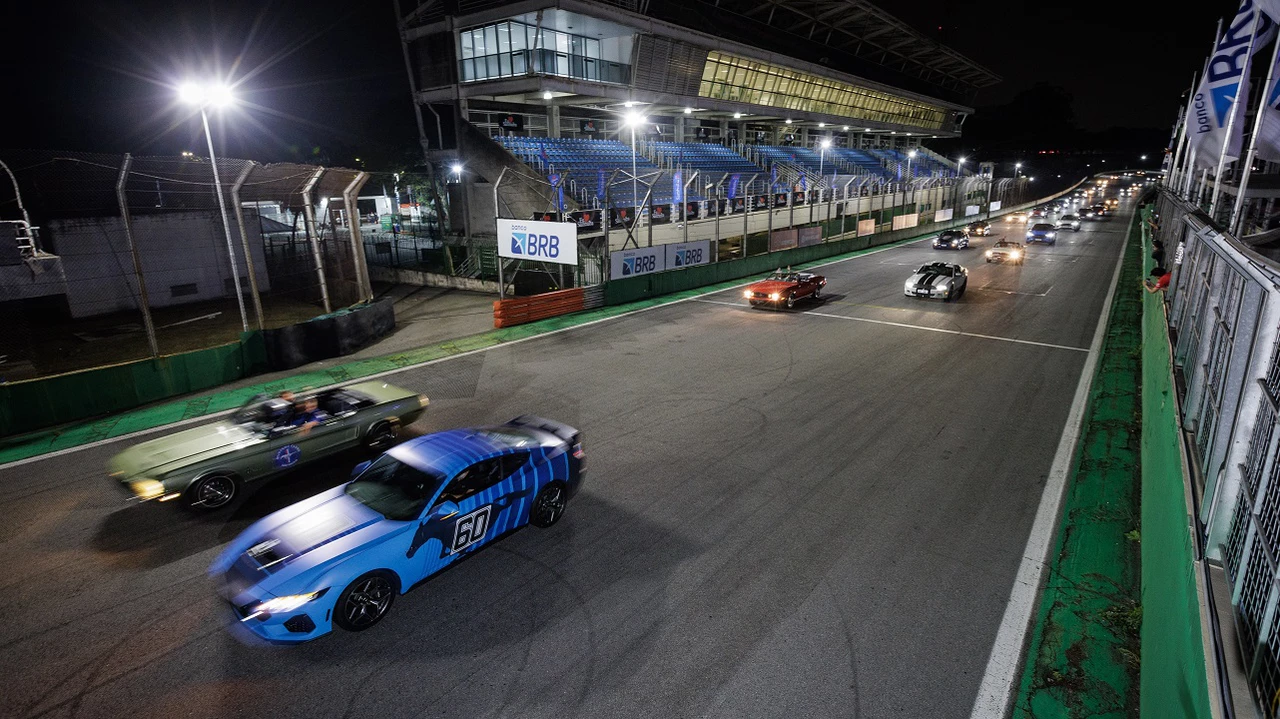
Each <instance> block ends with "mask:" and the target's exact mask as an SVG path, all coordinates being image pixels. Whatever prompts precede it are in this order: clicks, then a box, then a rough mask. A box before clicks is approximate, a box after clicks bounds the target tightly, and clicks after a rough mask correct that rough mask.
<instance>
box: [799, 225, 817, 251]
mask: <svg viewBox="0 0 1280 719" xmlns="http://www.w3.org/2000/svg"><path fill="white" fill-rule="evenodd" d="M796 239H797V244H798V245H799V246H800V247H808V246H809V245H816V244H818V243H819V242H822V228H821V227H801V228H800V233H799V237H797V238H796Z"/></svg>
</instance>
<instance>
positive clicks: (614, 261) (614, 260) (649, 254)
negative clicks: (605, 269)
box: [609, 245, 667, 280]
mask: <svg viewBox="0 0 1280 719" xmlns="http://www.w3.org/2000/svg"><path fill="white" fill-rule="evenodd" d="M666 268H667V253H666V251H665V250H664V249H663V247H662V245H659V246H657V247H644V248H641V249H636V250H620V251H617V252H613V253H610V254H609V279H611V280H618V279H622V278H623V277H635V276H636V275H647V274H650V273H653V272H661V271H663V270H665V269H666Z"/></svg>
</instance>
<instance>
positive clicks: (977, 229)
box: [965, 220, 991, 237]
mask: <svg viewBox="0 0 1280 719" xmlns="http://www.w3.org/2000/svg"><path fill="white" fill-rule="evenodd" d="M965 231H966V232H968V233H969V235H970V236H973V237H986V236H987V235H990V234H991V223H989V222H987V221H986V220H978V221H977V222H970V223H969V226H968V227H966V228H965Z"/></svg>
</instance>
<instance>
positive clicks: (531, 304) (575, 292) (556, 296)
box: [493, 287, 586, 329]
mask: <svg viewBox="0 0 1280 719" xmlns="http://www.w3.org/2000/svg"><path fill="white" fill-rule="evenodd" d="M583 309H586V305H585V303H584V293H583V290H582V288H581V287H577V288H574V289H570V290H557V291H555V292H544V293H542V294H538V295H531V296H529V297H514V298H512V299H509V300H496V301H495V302H494V303H493V326H494V327H496V328H499V329H501V328H503V327H511V326H512V325H522V324H524V323H526V322H533V321H534V320H544V319H546V318H548V317H556V316H558V315H567V314H569V313H570V312H580V311H582V310H583Z"/></svg>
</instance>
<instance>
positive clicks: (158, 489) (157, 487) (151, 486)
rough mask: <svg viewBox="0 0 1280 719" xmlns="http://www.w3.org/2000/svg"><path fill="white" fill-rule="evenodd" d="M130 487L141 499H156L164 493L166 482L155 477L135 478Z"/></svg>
mask: <svg viewBox="0 0 1280 719" xmlns="http://www.w3.org/2000/svg"><path fill="white" fill-rule="evenodd" d="M129 489H131V490H133V493H134V494H136V495H138V498H139V499H144V500H145V499H156V498H157V497H160V496H162V495H163V494H164V483H162V482H158V481H156V480H154V479H135V480H133V481H132V482H130V483H129Z"/></svg>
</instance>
